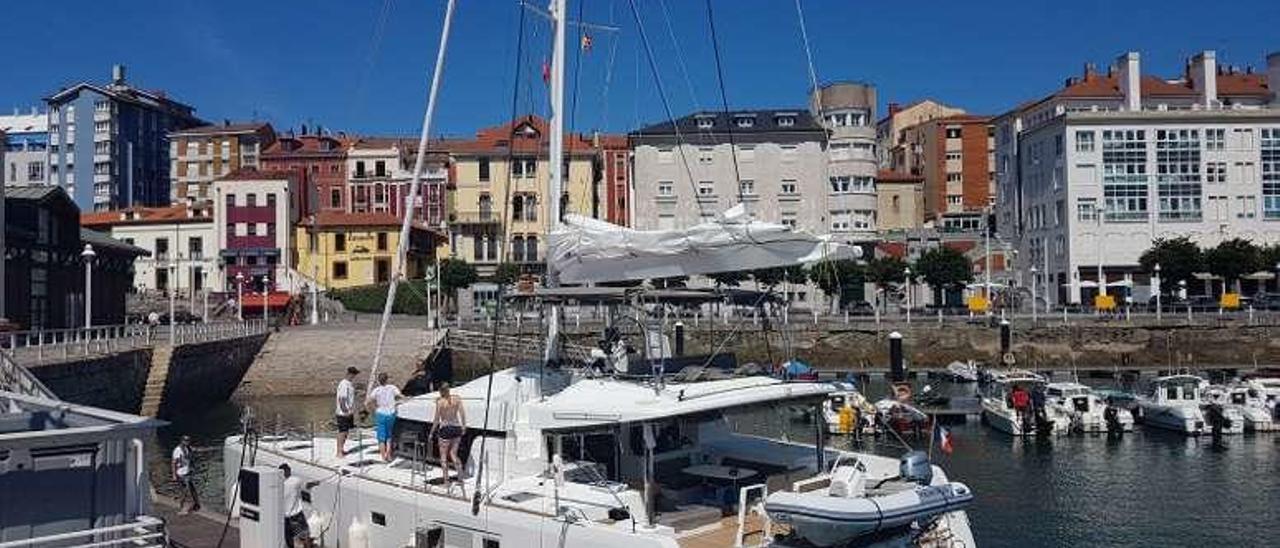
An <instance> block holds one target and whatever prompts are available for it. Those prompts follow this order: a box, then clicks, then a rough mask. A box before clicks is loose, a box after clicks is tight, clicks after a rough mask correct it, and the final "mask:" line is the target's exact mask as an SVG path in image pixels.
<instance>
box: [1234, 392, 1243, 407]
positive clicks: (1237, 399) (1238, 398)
mask: <svg viewBox="0 0 1280 548" xmlns="http://www.w3.org/2000/svg"><path fill="white" fill-rule="evenodd" d="M1231 403H1234V404H1236V405H1244V403H1245V394H1244V392H1232V393H1231Z"/></svg>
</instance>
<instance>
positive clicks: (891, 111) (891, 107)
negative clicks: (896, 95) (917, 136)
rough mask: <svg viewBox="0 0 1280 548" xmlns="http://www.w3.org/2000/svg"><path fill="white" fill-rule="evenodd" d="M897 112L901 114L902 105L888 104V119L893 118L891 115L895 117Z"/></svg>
mask: <svg viewBox="0 0 1280 548" xmlns="http://www.w3.org/2000/svg"><path fill="white" fill-rule="evenodd" d="M899 112H902V105H901V104H898V103H889V117H890V118H892V117H893V115H895V114H897V113H899Z"/></svg>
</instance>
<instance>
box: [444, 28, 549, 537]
mask: <svg viewBox="0 0 1280 548" xmlns="http://www.w3.org/2000/svg"><path fill="white" fill-rule="evenodd" d="M525 9H526V8H525V5H524V4H523V3H522V4H520V7H519V10H520V18H519V23H518V24H517V31H516V52H515V63H514V65H515V67H514V68H515V70H514V73H513V75H512V80H511V118H510V119H511V132H510V134H509V135H508V136H507V169H506V174H505V175H504V177H505V180H506V185H504V187H505V188H504V190H503V200H504V201H503V206H502V207H501V208H500V209H499V211H501V212H502V215H501V217H502V220H501V221H499V224H498V226H499V229H498V230H499V232H498V233H499V235H501V236H502V238H503V239H506V238H507V236H508V234H507V229H508V226H507V217H508V215H507V207H508V206H509V205H510V204H511V203H512V201H511V199H512V197H511V187H512V186H513V184H514V181H513V180H512V179H513V177H512V175H514V173H515V171H514V169H513V167H514V164H513V162H514V161H515V146H516V137H517V135H516V129H517V127H518V126H519V124H517V123H516V121H515V120H516V116H517V113H518V111H519V108H520V81H521V76H522V75H523V74H524V71H523V68H524V65H525V63H524V31H525V15H526V14H525ZM531 96H532V93H530V94H528V97H531ZM534 150H535V151H538V152H540V151H541V150H542V134H541V133H539V135H538V142H537V144H536V145H535V147H534ZM535 154H536V152H535ZM535 158H536V156H535ZM534 161H535V162H536V161H537V160H536V159H535V160H534ZM548 199H555V198H553V197H548ZM535 204H536V202H535ZM528 205H529V204H528V203H522V205H521V209H522V211H523V209H524V208H525V207H528ZM548 205H550V204H548ZM512 213H513V214H514V212H512ZM503 243H506V242H503ZM502 247H503V250H502V255H503V257H504V260H503V261H502V262H503V263H504V264H506V263H507V261H506V260H505V259H509V258H510V257H511V253H512V251H511V246H510V245H504V246H502ZM535 249H536V248H535ZM503 286H504V284H503V283H502V281H501V280H499V281H498V290H497V291H496V292H495V295H496V300H497V302H496V303H495V305H494V321H493V325H492V329H491V332H490V342H489V372H488V379H487V381H486V383H485V391H484V419H483V430H482V432H488V431H489V411H490V410H491V409H492V408H493V373H494V371H496V370H497V367H498V325H499V324H500V323H501V322H502V314H503V310H502V304H503V301H504V300H505V299H504V298H503V295H502V288H503ZM520 335H521V334H517V337H519V336H520ZM539 376H540V377H541V370H540V373H539ZM539 382H541V378H540V379H539ZM488 441H489V436H487V435H484V434H481V436H480V459H479V462H478V463H477V465H476V486H475V489H473V490H472V493H471V497H472V498H471V514H472V515H478V514H479V513H480V500H481V498H482V495H481V486H482V485H483V484H484V483H483V482H484V474H485V472H486V470H485V468H486V467H485V464H486V462H487V461H488ZM445 481H448V478H445Z"/></svg>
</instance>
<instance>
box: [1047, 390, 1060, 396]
mask: <svg viewBox="0 0 1280 548" xmlns="http://www.w3.org/2000/svg"><path fill="white" fill-rule="evenodd" d="M1062 393H1063V392H1062V389H1061V388H1050V389H1049V390H1048V394H1049V395H1050V396H1053V397H1059V396H1062Z"/></svg>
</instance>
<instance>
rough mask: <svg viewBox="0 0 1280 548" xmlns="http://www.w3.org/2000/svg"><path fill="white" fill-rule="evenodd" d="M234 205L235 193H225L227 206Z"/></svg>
mask: <svg viewBox="0 0 1280 548" xmlns="http://www.w3.org/2000/svg"><path fill="white" fill-rule="evenodd" d="M235 205H236V195H235V194H227V207H235Z"/></svg>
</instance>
